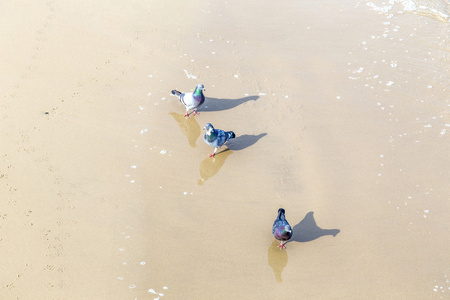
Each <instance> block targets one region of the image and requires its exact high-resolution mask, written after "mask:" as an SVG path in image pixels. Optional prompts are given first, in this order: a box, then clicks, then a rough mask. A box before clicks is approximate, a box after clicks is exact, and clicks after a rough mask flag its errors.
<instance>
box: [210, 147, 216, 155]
mask: <svg viewBox="0 0 450 300" xmlns="http://www.w3.org/2000/svg"><path fill="white" fill-rule="evenodd" d="M216 151H217V148H214V152H213V153H212V154H210V155H209V157H214V156H215V155H216Z"/></svg>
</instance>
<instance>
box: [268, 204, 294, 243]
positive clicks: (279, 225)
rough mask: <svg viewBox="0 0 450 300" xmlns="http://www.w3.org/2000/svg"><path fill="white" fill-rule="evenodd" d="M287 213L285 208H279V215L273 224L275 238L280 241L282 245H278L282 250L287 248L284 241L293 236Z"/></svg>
mask: <svg viewBox="0 0 450 300" xmlns="http://www.w3.org/2000/svg"><path fill="white" fill-rule="evenodd" d="M285 213H286V212H285V210H284V208H280V209H278V216H277V218H276V219H275V221H274V222H273V226H272V234H273V236H274V237H275V239H277V240H279V241H280V245H278V247H280V250H281V249H285V248H286V246H285V245H284V243H285V242H287V241H288V240H289V239H290V238H291V237H292V233H293V231H292V228H291V225H289V223H288V221H287V220H286V216H285Z"/></svg>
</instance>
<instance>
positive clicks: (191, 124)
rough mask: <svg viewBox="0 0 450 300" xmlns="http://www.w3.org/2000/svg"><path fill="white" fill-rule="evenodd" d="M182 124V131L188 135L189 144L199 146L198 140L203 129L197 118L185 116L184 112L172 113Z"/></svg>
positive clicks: (179, 124) (193, 146)
mask: <svg viewBox="0 0 450 300" xmlns="http://www.w3.org/2000/svg"><path fill="white" fill-rule="evenodd" d="M170 115H171V116H172V117H173V118H174V119H175V121H176V122H177V123H178V126H180V129H181V132H183V134H184V135H185V136H186V138H187V139H188V142H189V146H191V147H192V148H195V147H197V144H196V141H197V139H198V137H199V136H200V134H201V131H202V129H201V128H200V125H199V124H198V122H197V120H196V119H195V118H185V117H184V115H182V114H177V113H173V112H172V113H170Z"/></svg>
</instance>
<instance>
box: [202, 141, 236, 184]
mask: <svg viewBox="0 0 450 300" xmlns="http://www.w3.org/2000/svg"><path fill="white" fill-rule="evenodd" d="M232 153H233V151H231V150H230V149H225V150H223V151H220V152H219V153H217V154H216V156H214V157H206V158H205V159H204V160H203V161H202V162H201V163H200V179H199V180H198V184H199V185H203V183H205V181H206V180H208V179H209V178H211V177H213V176H214V175H216V174H217V173H218V172H219V170H220V168H222V166H223V164H224V163H225V160H226V159H227V157H228V156H230V155H231V154H232ZM219 154H220V155H219Z"/></svg>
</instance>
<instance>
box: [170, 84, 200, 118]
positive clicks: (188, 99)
mask: <svg viewBox="0 0 450 300" xmlns="http://www.w3.org/2000/svg"><path fill="white" fill-rule="evenodd" d="M204 90H205V87H204V86H203V84H199V85H197V87H196V88H195V91H194V92H193V93H182V92H179V91H177V90H172V95H174V96H177V98H178V99H179V100H180V102H181V103H183V105H184V106H185V107H186V114H185V115H184V116H185V117H189V111H190V110H191V109H192V110H193V113H194V115H198V113H197V108H198V107H200V105H202V104H203V102H205V95H203V91H204Z"/></svg>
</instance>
